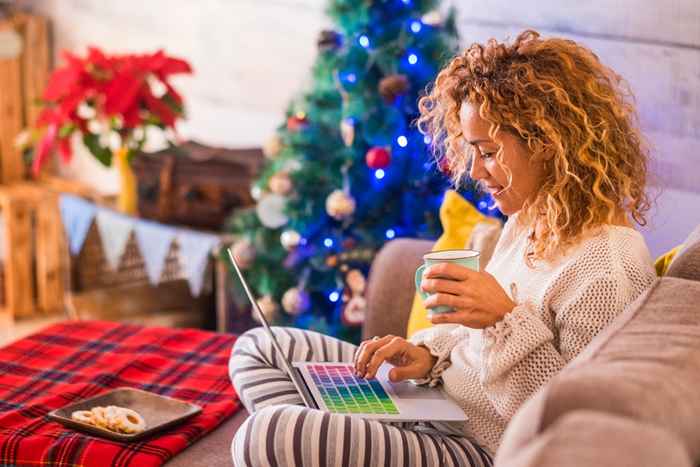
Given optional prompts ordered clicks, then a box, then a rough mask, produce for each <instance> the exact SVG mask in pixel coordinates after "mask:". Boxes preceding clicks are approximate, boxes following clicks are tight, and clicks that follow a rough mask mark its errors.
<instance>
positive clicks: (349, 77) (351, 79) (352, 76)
mask: <svg viewBox="0 0 700 467" xmlns="http://www.w3.org/2000/svg"><path fill="white" fill-rule="evenodd" d="M416 60H418V59H416ZM409 61H410V59H409ZM345 79H346V80H347V81H348V83H354V82H355V81H357V75H356V74H355V73H348V74H347V75H346V76H345Z"/></svg>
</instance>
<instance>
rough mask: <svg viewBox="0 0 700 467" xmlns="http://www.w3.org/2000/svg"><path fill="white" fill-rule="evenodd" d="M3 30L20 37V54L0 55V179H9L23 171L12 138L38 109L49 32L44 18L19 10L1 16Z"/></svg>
mask: <svg viewBox="0 0 700 467" xmlns="http://www.w3.org/2000/svg"><path fill="white" fill-rule="evenodd" d="M3 30H13V31H16V32H17V33H18V34H19V35H20V37H21V39H22V48H21V51H20V53H19V55H17V56H15V57H10V58H4V59H0V89H1V90H2V92H0V182H2V183H11V182H16V181H20V180H22V179H23V178H24V175H25V167H24V162H23V160H22V155H21V154H20V151H19V150H18V149H17V148H16V147H15V139H16V138H17V135H18V134H19V133H20V132H21V131H22V130H23V129H24V128H27V127H29V126H30V125H32V124H33V123H34V122H35V121H36V118H37V115H38V114H39V111H40V109H39V107H38V105H37V102H38V100H39V99H40V98H41V96H42V93H43V91H44V87H45V86H46V82H47V79H48V73H49V62H50V54H49V34H48V25H47V21H46V19H45V18H42V17H40V16H36V15H31V14H27V13H19V12H18V13H16V14H14V15H12V16H10V17H9V18H6V19H4V20H0V31H3Z"/></svg>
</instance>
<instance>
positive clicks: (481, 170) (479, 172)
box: [469, 154, 488, 180]
mask: <svg viewBox="0 0 700 467" xmlns="http://www.w3.org/2000/svg"><path fill="white" fill-rule="evenodd" d="M479 156H480V155H479V154H474V155H473V156H472V165H471V167H470V168H469V178H471V179H472V180H481V179H482V178H486V177H487V176H488V171H487V170H486V167H484V161H482V160H481V157H479Z"/></svg>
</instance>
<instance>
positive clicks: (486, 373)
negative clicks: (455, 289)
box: [410, 216, 656, 453]
mask: <svg viewBox="0 0 700 467" xmlns="http://www.w3.org/2000/svg"><path fill="white" fill-rule="evenodd" d="M526 246H527V235H526V234H525V233H524V232H522V230H521V229H519V228H518V227H517V226H516V220H515V216H511V218H510V219H509V220H508V222H506V225H505V226H504V228H503V233H502V234H501V238H500V239H499V241H498V244H497V245H496V250H495V251H494V254H493V256H492V257H491V260H490V262H489V263H488V265H487V266H486V268H485V269H486V271H488V272H489V273H491V274H492V275H493V276H494V277H495V278H496V279H497V280H498V282H499V283H500V285H501V287H503V289H504V290H505V291H507V292H509V293H510V292H511V291H514V292H515V295H516V296H515V297H511V298H512V299H513V301H515V302H516V303H517V304H518V305H517V306H516V307H515V308H514V309H513V311H512V312H510V313H509V314H507V315H506V317H505V318H504V319H503V320H502V321H500V322H498V323H496V325H495V326H491V327H489V328H486V329H484V330H483V331H482V330H476V329H470V328H467V327H464V326H461V325H453V324H443V325H438V326H434V327H432V328H429V329H425V330H423V331H420V332H418V333H416V334H415V335H414V336H413V337H412V338H411V339H410V340H411V342H413V343H414V344H417V345H424V346H426V347H427V348H428V349H430V351H431V353H432V354H433V355H434V356H436V357H437V358H438V361H437V363H436V364H435V367H434V368H433V371H432V374H431V378H429V379H427V380H425V381H422V382H429V383H430V384H431V385H435V384H439V383H442V384H443V385H444V388H445V390H446V392H447V393H448V394H449V395H450V397H452V398H453V399H454V400H455V401H456V402H457V403H458V404H459V405H460V406H461V407H462V408H463V409H464V412H465V413H466V415H467V417H469V420H468V421H467V422H465V423H464V424H460V426H459V427H454V426H453V428H459V429H460V431H461V432H462V433H464V435H465V436H467V437H469V438H472V439H475V440H476V441H477V442H478V443H479V444H480V445H481V446H483V447H484V448H487V449H489V450H490V451H491V452H492V453H494V452H495V451H496V448H497V447H498V445H499V443H500V439H501V436H502V435H503V431H504V430H505V427H506V424H507V423H508V421H509V420H510V419H511V417H512V416H513V415H514V414H515V412H516V411H517V410H518V408H519V407H520V406H521V405H522V404H523V402H525V400H526V399H527V398H528V397H530V396H531V395H532V394H533V393H534V392H535V391H537V389H539V388H540V387H541V386H542V385H544V384H545V383H546V382H547V381H549V379H550V378H551V377H552V376H554V375H555V374H557V373H558V372H559V371H561V369H562V368H563V367H564V366H565V365H566V364H567V363H568V362H569V361H571V360H572V359H573V358H574V357H575V356H576V355H577V354H578V353H579V352H581V350H583V348H584V347H585V346H586V345H587V344H588V343H589V342H590V341H591V339H593V337H594V336H595V335H596V334H598V333H599V332H600V331H601V330H602V329H603V328H604V327H605V326H606V325H607V324H608V323H610V322H611V321H612V320H613V318H615V316H616V315H618V314H619V313H620V312H621V311H622V310H623V309H624V308H625V306H627V305H628V304H629V303H630V302H632V301H634V299H635V298H636V297H637V296H638V295H640V294H641V293H642V292H643V291H644V290H645V289H646V288H647V287H649V286H650V285H651V284H652V282H653V281H654V278H655V277H656V276H655V273H654V269H653V267H652V261H651V257H650V255H649V251H648V249H647V247H646V244H645V242H644V239H643V238H642V236H641V235H640V234H639V233H638V232H636V231H635V230H633V229H631V228H628V227H619V226H606V227H604V228H602V229H601V230H600V232H598V233H597V234H596V235H592V236H589V237H588V238H586V239H585V240H583V241H582V242H581V243H580V244H579V245H578V246H575V247H573V248H571V249H570V251H569V252H568V253H567V255H566V256H565V257H563V258H561V259H560V260H558V261H556V263H554V264H551V263H550V264H541V263H537V264H535V267H534V269H533V268H529V267H528V266H527V265H526V264H525V261H524V252H525V249H526ZM512 284H515V286H514V287H513V286H512Z"/></svg>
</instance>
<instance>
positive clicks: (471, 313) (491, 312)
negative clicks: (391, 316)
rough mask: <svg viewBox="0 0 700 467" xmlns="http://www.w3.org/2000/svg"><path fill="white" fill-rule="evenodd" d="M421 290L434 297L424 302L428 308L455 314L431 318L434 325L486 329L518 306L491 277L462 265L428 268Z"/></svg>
mask: <svg viewBox="0 0 700 467" xmlns="http://www.w3.org/2000/svg"><path fill="white" fill-rule="evenodd" d="M421 288H422V289H423V290H424V291H425V292H427V293H430V294H432V295H430V296H429V297H428V298H427V299H425V301H424V304H425V306H426V308H434V307H437V306H440V305H446V306H449V307H452V308H454V310H455V311H454V312H452V313H436V314H434V315H431V316H430V317H429V318H430V321H431V322H432V323H433V324H442V323H456V324H461V325H463V326H467V327H470V328H476V329H483V328H487V327H489V326H491V325H493V324H495V323H497V322H499V321H501V320H502V319H503V317H504V316H505V315H507V314H508V313H510V312H511V311H512V310H513V308H515V302H513V300H511V299H510V297H509V296H508V294H506V292H505V291H504V290H503V288H501V285H500V284H499V283H498V281H496V279H495V278H494V277H493V276H492V275H491V274H489V273H487V272H478V271H474V270H472V269H469V268H467V267H464V266H460V265H459V264H454V263H439V264H436V265H434V266H431V267H429V268H426V270H425V272H424V273H423V282H422V283H421Z"/></svg>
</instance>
